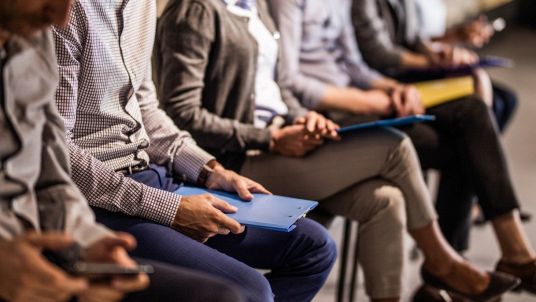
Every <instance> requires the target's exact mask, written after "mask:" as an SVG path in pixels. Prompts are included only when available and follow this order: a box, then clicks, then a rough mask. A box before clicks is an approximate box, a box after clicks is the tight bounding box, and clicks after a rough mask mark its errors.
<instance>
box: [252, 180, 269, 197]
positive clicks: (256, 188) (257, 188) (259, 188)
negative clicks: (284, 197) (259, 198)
mask: <svg viewBox="0 0 536 302" xmlns="http://www.w3.org/2000/svg"><path fill="white" fill-rule="evenodd" d="M249 191H250V192H253V193H261V194H268V195H272V192H270V191H268V189H266V188H265V187H264V186H263V185H261V184H260V183H258V182H255V181H253V180H251V179H250V180H249Z"/></svg>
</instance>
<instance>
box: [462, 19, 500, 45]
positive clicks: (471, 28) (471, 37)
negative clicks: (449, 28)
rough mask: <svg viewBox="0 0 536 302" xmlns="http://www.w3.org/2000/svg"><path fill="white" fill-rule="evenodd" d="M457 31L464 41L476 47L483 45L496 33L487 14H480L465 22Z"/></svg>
mask: <svg viewBox="0 0 536 302" xmlns="http://www.w3.org/2000/svg"><path fill="white" fill-rule="evenodd" d="M456 32H457V35H458V39H459V40H460V41H461V42H462V43H465V44H466V45H469V46H471V47H475V48H481V47H483V46H484V45H485V44H486V43H488V42H489V40H490V39H491V37H492V36H493V35H494V34H495V30H494V29H493V26H492V25H491V24H490V23H489V21H488V18H487V17H486V16H479V17H478V18H477V19H475V20H472V21H469V22H467V23H464V24H463V25H461V26H460V27H459V28H458V30H457V31H456Z"/></svg>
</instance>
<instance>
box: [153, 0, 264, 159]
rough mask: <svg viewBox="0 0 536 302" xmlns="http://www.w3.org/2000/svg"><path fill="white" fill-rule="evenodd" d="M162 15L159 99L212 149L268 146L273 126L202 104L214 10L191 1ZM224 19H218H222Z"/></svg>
mask: <svg viewBox="0 0 536 302" xmlns="http://www.w3.org/2000/svg"><path fill="white" fill-rule="evenodd" d="M170 14H171V15H166V16H164V18H162V19H161V20H160V24H159V31H158V32H159V36H158V39H157V41H158V42H157V43H158V44H159V50H158V56H159V60H158V64H159V65H158V68H157V69H158V71H159V92H160V95H159V96H160V101H161V104H163V107H164V108H165V110H166V112H167V113H168V114H169V115H170V116H171V117H172V118H173V121H174V122H175V124H176V125H177V126H178V127H180V128H183V129H186V130H188V131H190V132H191V133H192V134H194V136H195V138H196V140H197V141H198V142H199V143H200V144H202V145H203V146H206V147H209V148H218V149H224V150H227V151H231V152H244V151H245V150H248V149H263V150H266V149H267V148H268V146H269V143H270V131H269V130H267V129H257V128H255V127H254V126H253V125H249V124H244V123H240V122H238V121H236V120H233V119H228V118H222V117H220V116H218V115H216V114H214V113H212V112H210V111H208V110H207V109H205V108H203V104H202V103H203V90H204V89H206V87H205V85H204V79H205V76H206V75H205V70H206V69H207V65H209V64H210V53H211V52H212V51H218V50H217V49H213V48H212V44H213V42H214V38H215V30H216V24H215V22H218V21H217V18H215V17H214V12H213V9H210V8H207V7H205V6H203V5H201V4H199V3H196V2H194V3H191V4H190V5H189V7H188V8H187V11H186V12H185V13H184V14H185V15H184V16H181V17H178V16H177V14H182V12H179V10H177V9H176V10H175V11H174V12H172V13H171V12H170ZM218 20H219V19H218Z"/></svg>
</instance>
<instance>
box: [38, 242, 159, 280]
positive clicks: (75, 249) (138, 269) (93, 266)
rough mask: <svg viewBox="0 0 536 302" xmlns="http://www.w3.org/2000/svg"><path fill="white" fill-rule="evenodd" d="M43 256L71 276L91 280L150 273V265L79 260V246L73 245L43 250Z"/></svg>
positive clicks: (152, 269)
mask: <svg viewBox="0 0 536 302" xmlns="http://www.w3.org/2000/svg"><path fill="white" fill-rule="evenodd" d="M42 254H43V256H44V257H45V258H46V259H47V260H48V261H50V262H51V263H54V264H55V265H57V266H58V267H60V268H61V269H63V270H64V271H66V272H67V273H69V274H71V275H73V276H83V277H87V278H88V279H90V280H92V281H107V280H110V278H111V277H114V276H136V275H137V274H140V273H145V274H152V273H153V272H154V268H153V267H152V266H151V265H136V266H133V267H123V266H119V265H117V264H115V263H103V262H101V263H99V262H84V261H80V247H79V246H78V245H73V246H71V247H68V248H66V249H63V250H61V251H51V250H44V251H43V252H42Z"/></svg>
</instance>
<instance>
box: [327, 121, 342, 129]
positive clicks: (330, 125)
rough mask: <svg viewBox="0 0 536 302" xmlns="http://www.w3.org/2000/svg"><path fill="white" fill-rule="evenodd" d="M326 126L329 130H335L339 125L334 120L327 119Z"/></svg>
mask: <svg viewBox="0 0 536 302" xmlns="http://www.w3.org/2000/svg"><path fill="white" fill-rule="evenodd" d="M327 128H328V130H329V131H336V130H338V129H339V128H340V126H339V125H338V124H337V123H335V122H334V121H332V120H330V119H328V120H327Z"/></svg>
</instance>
